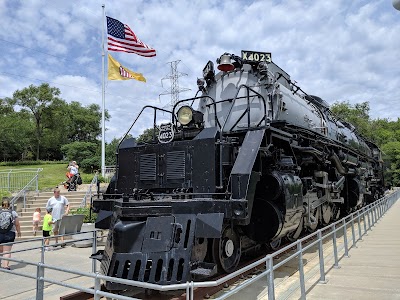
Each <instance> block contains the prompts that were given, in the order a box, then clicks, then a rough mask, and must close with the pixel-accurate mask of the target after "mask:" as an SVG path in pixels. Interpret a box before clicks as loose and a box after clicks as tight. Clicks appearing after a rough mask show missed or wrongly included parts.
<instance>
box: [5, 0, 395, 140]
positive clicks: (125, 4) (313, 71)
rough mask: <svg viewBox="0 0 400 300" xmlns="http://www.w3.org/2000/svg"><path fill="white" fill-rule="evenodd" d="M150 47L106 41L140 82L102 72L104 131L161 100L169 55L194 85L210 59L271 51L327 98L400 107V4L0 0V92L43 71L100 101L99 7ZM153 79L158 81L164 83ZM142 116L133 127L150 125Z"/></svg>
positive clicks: (120, 128) (64, 93)
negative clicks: (120, 48)
mask: <svg viewBox="0 0 400 300" xmlns="http://www.w3.org/2000/svg"><path fill="white" fill-rule="evenodd" d="M102 4H105V12H106V15H108V16H110V17H113V18H115V19H118V20H120V21H121V22H122V23H125V24H127V25H129V26H130V28H131V29H132V30H133V31H134V32H135V33H136V35H137V36H138V37H139V38H140V39H141V40H142V41H144V42H145V43H147V44H148V45H150V46H152V47H153V48H155V49H156V50H157V56H156V57H154V58H144V57H141V56H138V55H135V54H127V53H122V52H110V53H111V55H113V57H114V58H115V59H117V60H118V61H119V62H120V63H121V64H122V65H124V66H126V67H127V68H129V69H131V70H133V71H136V72H139V73H142V74H143V75H144V76H145V77H146V79H147V82H146V83H143V82H139V81H135V80H128V81H107V82H106V98H105V99H106V100H105V101H106V105H105V106H106V109H107V110H108V111H109V113H110V115H111V119H110V121H108V122H106V128H107V130H106V140H107V141H111V140H112V139H113V138H114V137H117V138H119V137H121V136H122V135H123V134H124V133H125V132H126V131H127V130H128V128H129V127H130V124H131V123H132V121H133V120H134V119H135V118H136V116H137V113H138V112H139V111H140V109H141V108H142V107H143V106H144V105H147V104H149V105H156V106H161V107H165V106H167V105H168V104H169V103H170V96H169V95H163V96H159V95H160V94H162V93H164V92H168V91H169V89H170V83H169V81H168V80H163V81H161V79H162V78H164V77H166V76H168V74H169V72H170V65H169V64H168V62H171V61H175V60H181V62H180V63H179V64H178V71H179V72H182V73H184V74H187V76H182V77H180V78H179V87H180V88H188V89H191V90H190V91H187V92H183V93H181V94H180V95H179V97H180V99H184V98H190V97H193V96H194V94H195V92H196V79H197V78H198V77H201V75H202V69H203V67H204V65H205V64H206V63H207V61H208V60H211V61H214V62H215V60H216V58H218V57H219V56H220V55H221V54H223V53H224V52H229V53H234V54H237V55H240V51H241V50H255V51H264V52H272V59H273V61H274V62H275V63H277V64H278V65H279V66H280V67H282V68H283V69H284V70H285V71H286V72H287V73H289V74H290V75H291V78H292V79H294V80H295V81H297V83H298V85H299V86H300V87H301V88H302V89H303V90H304V91H305V92H307V93H309V94H313V95H318V96H320V97H322V98H323V99H325V100H326V101H327V102H328V103H329V104H333V103H334V102H335V101H349V102H350V103H351V104H356V103H360V102H364V101H368V102H369V103H370V108H371V111H370V115H371V117H372V118H389V119H391V120H394V121H395V120H397V118H398V117H399V116H400V76H399V75H400V74H399V73H400V11H397V10H395V9H394V8H393V6H392V1H391V0H377V1H373V0H370V1H367V0H359V1H348V0H336V1H328V0H325V1H312V0H309V1H307V0H305V1H296V0H286V1H285V0H276V1H273V0H270V1H265V0H264V1H237V0H230V1H211V0H195V1H189V0H174V1H156V0H145V1H140V0H135V1H133V0H119V1H104V0H103V1H97V0H86V1H57V0H53V1H44V0H30V1H22V0H20V1H18V0H16V1H12V0H0V28H1V30H0V51H1V58H2V59H1V60H0V87H1V88H0V98H4V97H10V96H12V93H13V92H14V91H15V90H17V89H23V88H25V87H27V86H29V85H30V84H33V85H40V84H41V83H43V82H48V83H49V84H50V85H51V86H55V87H58V88H59V89H60V90H61V97H62V98H63V99H64V100H66V101H67V102H70V101H79V102H81V103H82V105H88V104H91V103H97V104H99V105H100V106H101V104H102V97H101V86H102V76H101V74H102V56H101V44H102V7H101V5H102ZM161 82H162V85H161ZM150 120H151V119H150V118H146V117H144V118H143V119H141V121H140V123H139V124H137V126H136V127H135V128H134V129H133V130H132V132H131V133H132V134H133V135H138V134H140V133H141V132H142V131H143V130H144V129H145V128H147V127H149V126H150V123H151V121H150Z"/></svg>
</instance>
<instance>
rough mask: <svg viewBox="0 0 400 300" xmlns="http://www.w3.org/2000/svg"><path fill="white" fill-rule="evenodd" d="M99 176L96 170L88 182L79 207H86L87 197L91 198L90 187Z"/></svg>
mask: <svg viewBox="0 0 400 300" xmlns="http://www.w3.org/2000/svg"><path fill="white" fill-rule="evenodd" d="M98 178H99V172H96V173H95V174H94V177H93V179H92V181H91V182H90V185H89V187H88V189H87V191H86V193H85V196H83V199H82V202H81V204H80V205H79V207H86V205H87V199H91V198H92V187H93V186H96V185H97V181H98Z"/></svg>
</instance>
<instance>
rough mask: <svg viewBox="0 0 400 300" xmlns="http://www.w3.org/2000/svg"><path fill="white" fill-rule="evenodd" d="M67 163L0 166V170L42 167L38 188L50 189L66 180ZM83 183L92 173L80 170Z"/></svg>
mask: <svg viewBox="0 0 400 300" xmlns="http://www.w3.org/2000/svg"><path fill="white" fill-rule="evenodd" d="M67 166H68V163H54V164H49V163H46V164H42V165H23V166H0V172H5V171H9V170H10V169H13V170H15V169H26V168H29V169H38V168H43V171H41V172H39V190H41V191H43V190H48V189H52V188H54V187H56V186H58V185H60V183H61V182H63V181H65V180H66V178H67V177H66V176H65V173H66V172H67ZM80 174H81V177H82V180H83V183H90V182H91V181H92V179H93V177H94V174H87V173H83V172H80Z"/></svg>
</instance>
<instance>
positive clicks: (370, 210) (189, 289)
mask: <svg viewBox="0 0 400 300" xmlns="http://www.w3.org/2000/svg"><path fill="white" fill-rule="evenodd" d="M399 196H400V190H397V191H396V192H394V193H392V194H390V195H387V196H384V197H383V198H381V199H379V200H377V201H376V202H374V203H371V204H369V205H367V206H365V207H363V208H362V209H360V210H358V211H356V212H353V213H351V214H350V215H349V216H346V217H345V218H343V219H341V220H338V221H336V222H334V223H332V224H330V225H328V226H326V227H324V228H322V229H320V230H318V231H316V232H314V233H312V234H310V235H308V236H306V237H303V238H301V239H299V240H297V241H296V242H294V243H292V244H290V245H288V246H286V247H284V248H282V249H280V250H278V251H276V252H274V253H272V254H269V255H267V256H265V257H263V258H262V259H260V260H258V261H256V262H253V263H252V264H250V265H248V266H246V267H244V268H241V269H239V270H237V271H235V272H233V273H231V274H228V275H226V276H224V277H222V278H220V279H218V280H214V281H205V282H193V281H191V282H186V283H180V284H172V285H158V284H153V283H146V282H139V281H133V280H128V279H122V278H116V277H109V276H104V275H100V274H98V273H95V272H96V263H95V261H94V263H93V265H92V271H93V272H92V273H85V272H82V271H76V270H70V269H65V268H61V267H55V266H51V265H47V264H45V263H44V251H42V261H41V262H38V263H36V262H28V261H26V260H18V259H14V258H6V257H3V259H5V260H9V261H13V262H18V263H20V262H23V263H24V264H28V265H35V266H36V267H37V274H36V276H35V275H27V274H25V273H21V272H18V271H17V270H13V271H8V270H5V269H0V271H1V272H7V273H10V274H12V275H19V276H25V277H29V278H32V279H36V299H39V300H42V299H43V292H44V291H43V288H44V283H45V282H49V283H53V284H56V285H60V286H64V287H69V288H72V289H75V290H80V291H84V292H87V293H89V294H93V295H94V299H100V297H101V296H104V297H112V298H114V299H137V298H130V297H127V296H122V295H116V294H111V293H107V292H103V291H101V289H100V281H101V280H106V281H112V282H115V283H121V284H125V285H129V286H133V287H139V288H145V289H152V290H157V291H172V290H186V299H194V289H195V288H198V287H215V286H218V285H221V284H224V283H226V282H227V281H229V280H230V279H232V278H234V277H236V276H238V275H241V274H243V273H245V272H247V271H249V270H251V269H253V268H255V267H257V266H259V265H260V264H264V263H265V264H266V270H265V271H263V272H262V273H260V274H258V275H256V276H253V277H252V278H251V279H249V280H247V281H245V282H244V283H242V284H240V285H238V286H236V287H235V288H234V289H232V290H230V291H229V292H227V293H225V294H224V295H222V296H220V297H218V298H215V299H226V298H228V297H229V296H231V295H233V294H235V293H237V292H238V291H240V290H241V289H243V288H244V287H246V286H248V285H250V284H251V283H253V282H255V281H256V280H258V279H260V278H261V277H264V276H267V285H268V299H275V285H274V271H275V270H276V269H277V268H279V267H281V266H282V265H284V264H285V263H287V262H288V261H289V260H291V259H294V258H296V257H297V258H298V267H299V280H300V290H301V299H306V290H305V272H304V268H303V267H304V264H303V258H302V255H303V253H304V251H305V250H307V249H309V248H310V247H311V246H315V245H318V254H319V255H318V256H319V266H320V268H319V269H320V277H319V279H318V281H319V282H321V283H323V282H326V281H325V269H324V265H325V263H324V253H323V243H322V241H323V239H326V238H327V237H329V236H331V235H332V240H333V247H334V251H333V252H334V264H333V267H338V266H339V265H338V262H339V257H338V252H337V250H338V249H337V241H336V240H337V237H336V234H337V232H338V231H339V230H343V239H344V251H345V253H344V255H345V256H348V250H349V248H352V247H355V246H356V243H357V241H358V240H360V239H362V236H363V235H365V234H366V233H367V230H370V229H371V226H374V225H375V223H376V222H377V220H378V219H380V218H381V217H382V216H383V214H384V213H385V212H386V211H387V210H388V209H389V208H390V207H391V206H392V205H393V204H394V203H395V202H396V201H397V200H398V198H399ZM361 218H362V219H363V223H364V224H363V227H364V233H363V232H362V229H361ZM355 222H356V223H357V224H358V239H357V241H356V234H355V225H354V224H355ZM367 223H368V225H367ZM348 226H351V233H352V239H351V241H352V244H351V245H350V246H349V245H348V243H349V241H348V237H347V230H348ZM367 227H368V228H367ZM349 228H350V227H349ZM324 231H329V232H328V233H327V234H324V235H322V232H324ZM315 236H316V237H317V239H316V240H315V241H313V242H312V243H310V244H308V245H307V246H304V247H303V243H304V242H305V241H307V240H309V239H310V238H311V237H315ZM97 238H98V236H97V231H93V238H92V239H93V245H92V251H93V252H92V253H95V252H96V247H97V243H96V241H97ZM38 239H40V238H37V239H34V240H38ZM83 240H87V239H83ZM30 241H32V239H31V240H30ZM24 242H27V241H24ZM15 243H22V241H20V242H15ZM15 243H11V244H15ZM9 244H10V243H9ZM294 246H295V247H296V249H297V250H296V252H295V253H292V254H291V255H290V256H289V257H287V258H285V259H284V260H283V261H281V262H279V263H277V264H275V265H274V263H273V258H274V257H276V256H278V255H280V254H282V253H283V252H285V251H287V250H289V249H290V248H292V247H294ZM42 247H43V248H44V238H42ZM37 248H38V247H36V248H35V249H37ZM32 249H33V248H32ZM32 249H25V250H24V251H28V250H32ZM16 252H21V250H19V251H10V252H9V253H16ZM45 269H50V270H56V271H60V272H66V273H71V274H76V275H80V276H85V277H89V278H92V279H93V280H94V288H89V289H88V288H84V287H81V286H77V285H72V284H67V283H65V282H61V281H58V280H55V279H54V278H47V277H45Z"/></svg>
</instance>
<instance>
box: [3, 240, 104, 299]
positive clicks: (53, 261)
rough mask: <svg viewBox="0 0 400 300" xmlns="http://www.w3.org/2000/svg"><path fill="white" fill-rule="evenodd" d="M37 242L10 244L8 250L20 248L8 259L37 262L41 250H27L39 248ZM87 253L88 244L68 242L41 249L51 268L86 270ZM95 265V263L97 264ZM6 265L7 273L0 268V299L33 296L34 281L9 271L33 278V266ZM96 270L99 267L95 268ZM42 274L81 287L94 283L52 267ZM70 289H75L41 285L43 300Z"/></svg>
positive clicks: (89, 250)
mask: <svg viewBox="0 0 400 300" xmlns="http://www.w3.org/2000/svg"><path fill="white" fill-rule="evenodd" d="M82 238H84V237H82ZM69 241H71V240H69ZM67 242H68V240H67ZM52 243H54V242H53V241H51V244H52ZM40 245H41V240H38V241H34V242H24V243H20V244H16V245H14V246H13V248H12V251H16V250H24V251H23V252H19V253H14V254H12V258H15V259H18V260H23V261H24V262H35V263H38V262H40V260H41V254H42V253H41V251H40V250H39V249H35V250H27V249H29V248H33V247H40ZM103 248H104V247H101V246H99V247H98V248H97V249H103ZM91 254H92V248H91V247H88V248H77V247H73V246H72V244H68V245H67V246H66V247H65V248H61V247H56V248H54V250H53V251H48V252H44V263H45V264H48V265H51V266H54V267H60V268H65V269H69V270H75V271H76V270H78V271H81V272H85V273H90V272H91V271H92V260H91V259H90V258H89V256H90V255H91ZM97 266H99V264H97ZM10 267H11V272H4V271H3V270H2V269H0V299H7V300H30V299H32V300H34V299H36V280H35V279H31V278H27V277H23V276H17V275H15V274H13V273H14V272H15V273H20V274H27V275H33V276H35V277H36V272H37V269H36V266H32V265H29V264H26V263H21V262H19V263H17V262H10ZM97 270H99V267H98V268H97ZM44 277H45V278H50V279H53V280H57V281H62V282H63V283H65V284H73V285H77V286H80V287H84V288H90V287H93V286H94V281H93V279H90V278H88V277H82V276H79V275H76V274H70V273H63V272H59V271H56V270H49V269H46V270H45V275H44ZM74 292H76V290H73V289H71V288H67V287H63V286H60V285H56V284H52V283H45V284H44V299H46V300H47V299H49V300H52V299H60V297H61V296H66V295H69V294H71V293H74Z"/></svg>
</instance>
